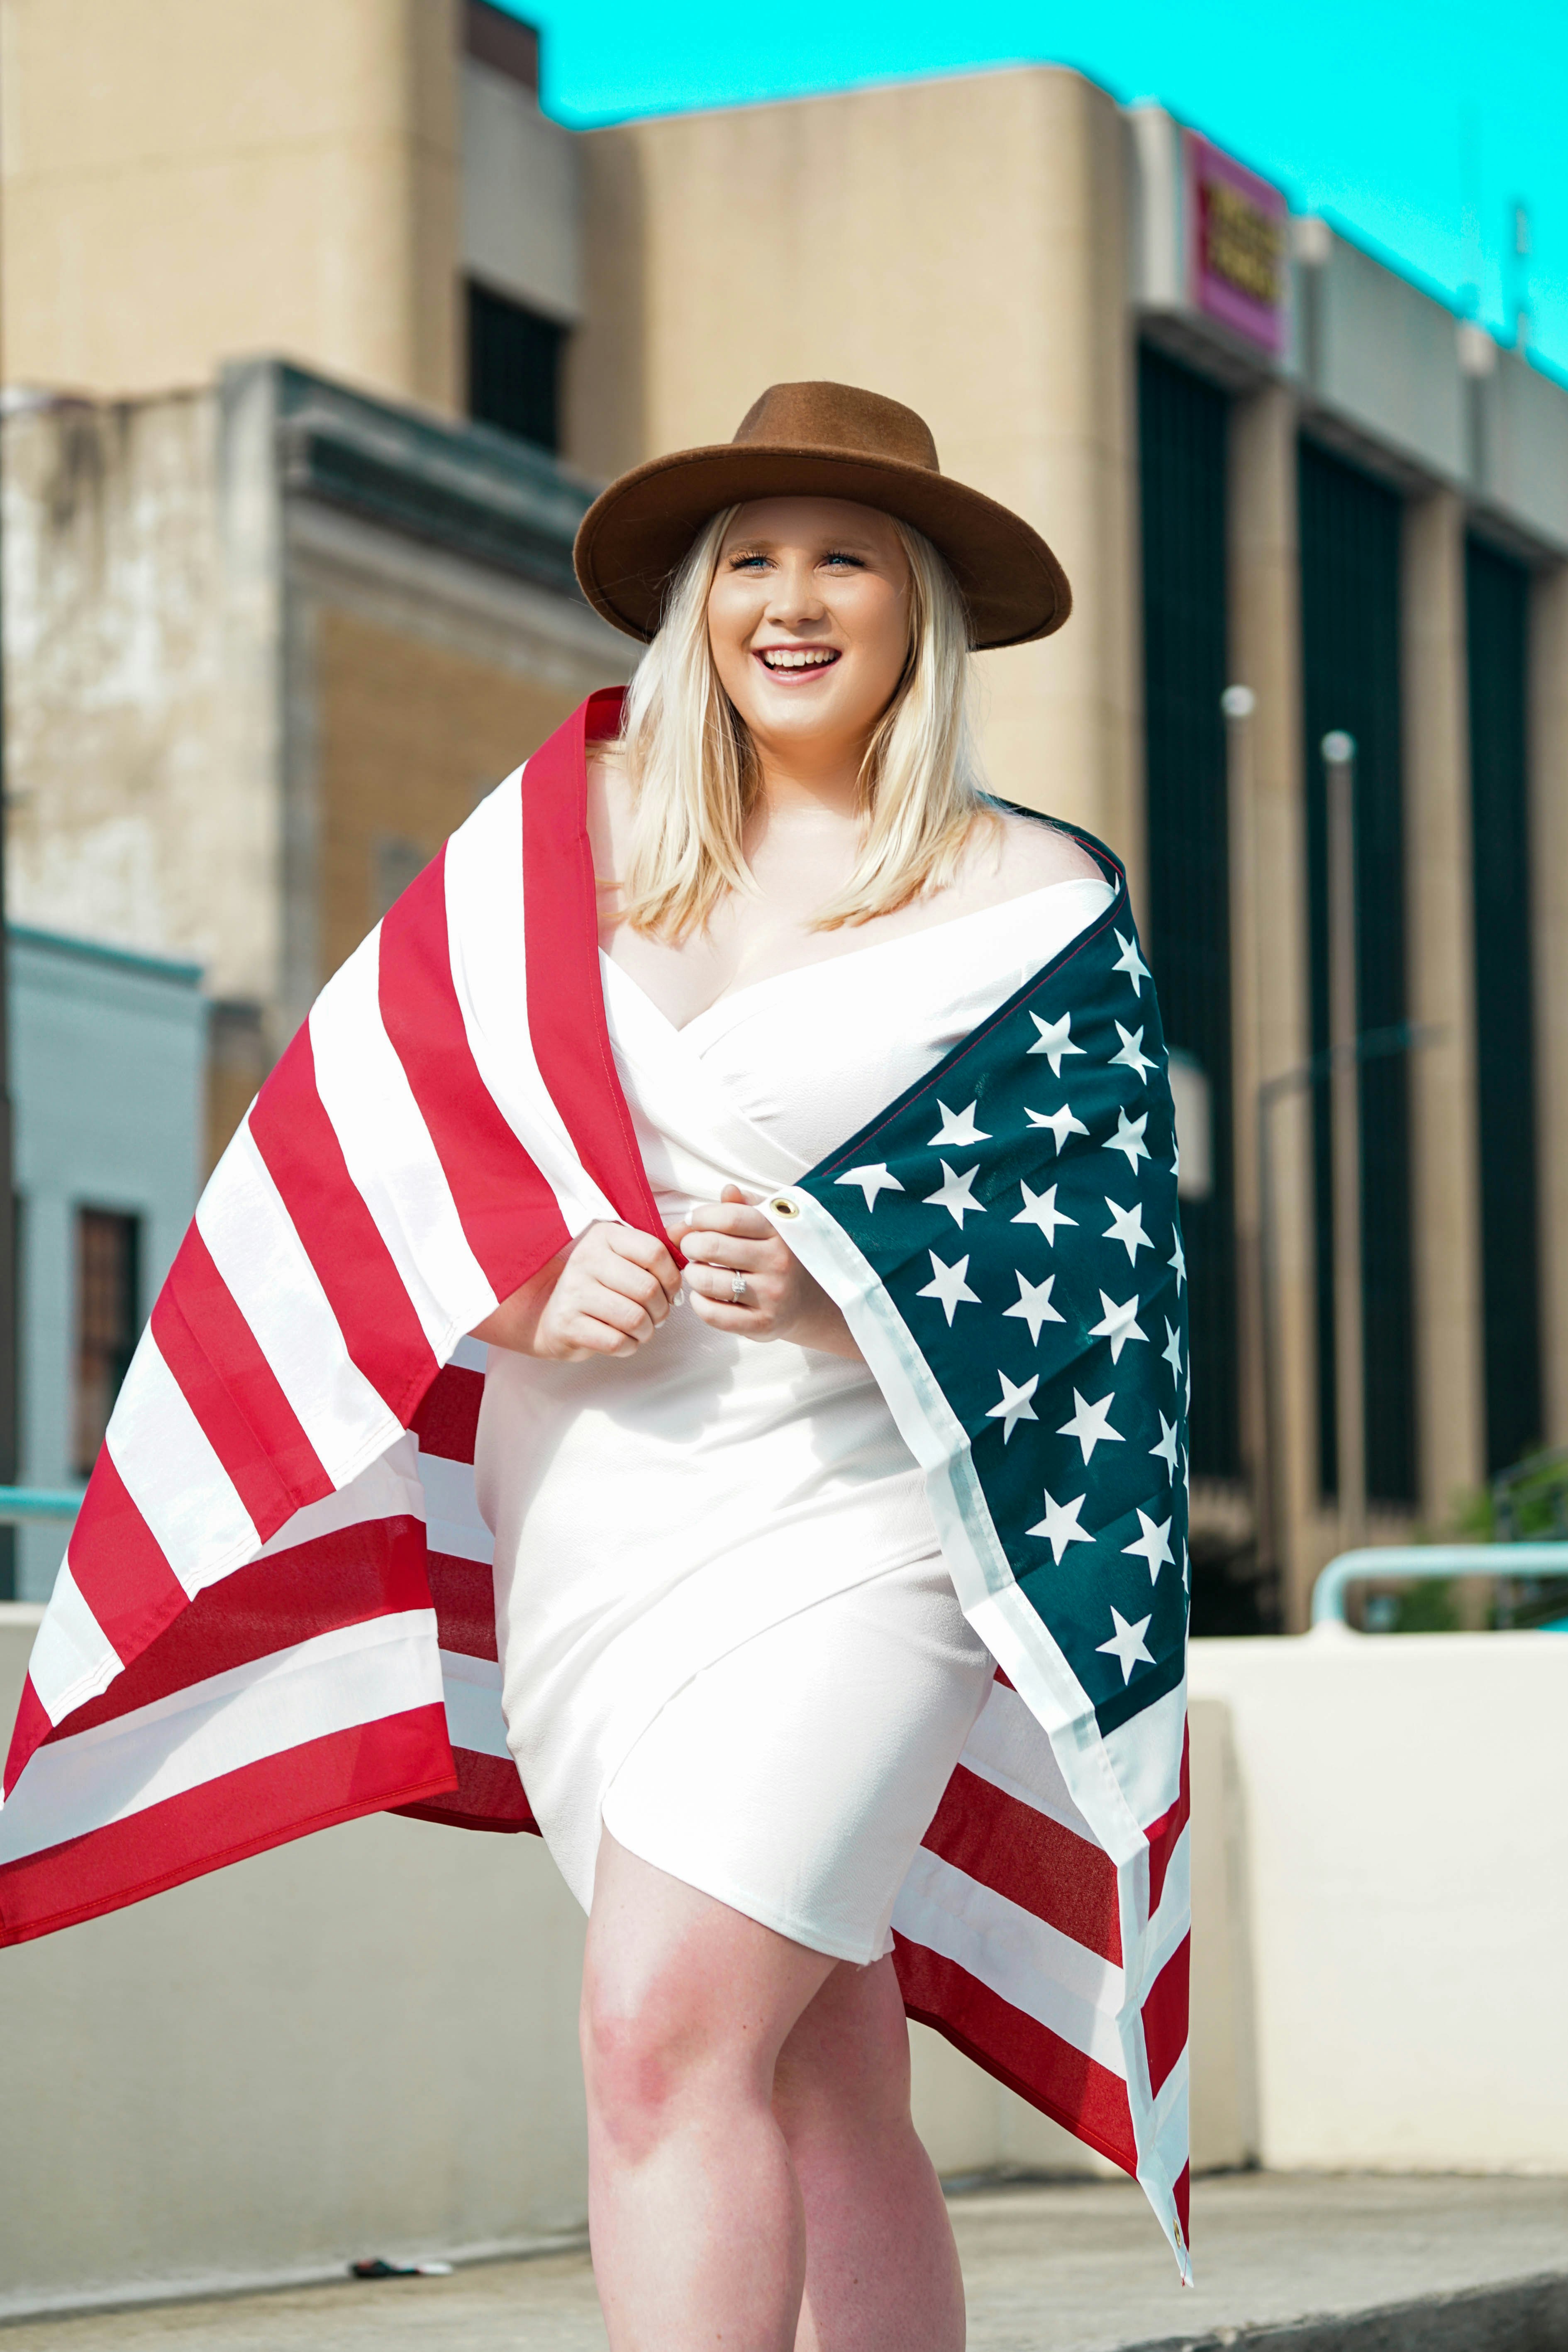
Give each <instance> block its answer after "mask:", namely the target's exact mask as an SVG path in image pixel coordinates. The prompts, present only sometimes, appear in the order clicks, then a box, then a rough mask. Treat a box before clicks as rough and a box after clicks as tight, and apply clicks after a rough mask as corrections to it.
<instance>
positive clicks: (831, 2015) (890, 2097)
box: [773, 1961, 912, 2144]
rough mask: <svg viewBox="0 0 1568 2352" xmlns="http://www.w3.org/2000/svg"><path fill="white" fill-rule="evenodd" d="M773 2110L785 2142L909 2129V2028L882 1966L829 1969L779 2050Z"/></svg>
mask: <svg viewBox="0 0 1568 2352" xmlns="http://www.w3.org/2000/svg"><path fill="white" fill-rule="evenodd" d="M773 2112H774V2114H775V2115H776V2116H777V2117H778V2120H779V2124H780V2126H781V2128H782V2129H783V2131H784V2136H785V2137H786V2138H787V2139H789V2140H790V2141H791V2142H792V2144H798V2143H804V2142H805V2141H807V2140H811V2139H815V2138H818V2137H825V2136H826V2137H832V2138H834V2139H836V2140H843V2139H846V2138H850V2139H857V2140H858V2139H872V2140H880V2139H883V2138H885V2137H886V2136H887V2134H888V2133H889V2131H893V2132H898V2131H900V2130H906V2129H911V2128H912V2126H911V2125H910V2045H909V2031H908V2027H907V2026H906V2024H905V2021H904V2006H903V2002H902V2000H901V1999H900V1995H899V1991H898V1986H897V1983H896V1981H895V1979H894V1978H893V1974H892V1969H891V1966H890V1964H889V1963H888V1962H886V1961H883V1962H879V1963H877V1964H875V1965H874V1966H873V1967H871V1968H868V1969H858V1968H851V1967H849V1966H847V1965H844V1966H841V1967H839V1968H838V1969H836V1970H835V1971H834V1974H833V1976H832V1977H831V1978H830V1979H828V1981H827V1983H826V1985H824V1987H823V1989H822V1990H821V1991H820V1992H819V1993H818V1995H817V1997H816V2000H814V2001H813V2002H812V2004H811V2006H810V2007H809V2008H808V2009H807V2010H806V2011H805V2014H804V2015H803V2016H802V2017H801V2019H800V2021H799V2022H798V2023H797V2024H796V2026H795V2030H794V2032H792V2033H791V2034H790V2035H789V2037H788V2039H787V2040H786V2041H785V2042H784V2047H783V2048H782V2049H781V2051H780V2052H779V2056H778V2063H777V2065H776V2067H775V2069H774V2074H773Z"/></svg>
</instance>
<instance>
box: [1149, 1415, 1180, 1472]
mask: <svg viewBox="0 0 1568 2352" xmlns="http://www.w3.org/2000/svg"><path fill="white" fill-rule="evenodd" d="M1156 1410H1158V1408H1156ZM1149 1451H1150V1453H1151V1454H1158V1455H1159V1458H1160V1460H1161V1461H1162V1462H1163V1463H1164V1465H1165V1466H1166V1467H1167V1469H1168V1470H1169V1471H1170V1474H1171V1484H1172V1486H1174V1485H1175V1483H1176V1473H1177V1468H1178V1465H1177V1462H1176V1424H1175V1423H1174V1422H1173V1421H1167V1420H1166V1419H1165V1416H1164V1414H1163V1412H1162V1413H1161V1414H1160V1443H1159V1444H1158V1445H1152V1446H1151V1447H1150V1448H1149Z"/></svg>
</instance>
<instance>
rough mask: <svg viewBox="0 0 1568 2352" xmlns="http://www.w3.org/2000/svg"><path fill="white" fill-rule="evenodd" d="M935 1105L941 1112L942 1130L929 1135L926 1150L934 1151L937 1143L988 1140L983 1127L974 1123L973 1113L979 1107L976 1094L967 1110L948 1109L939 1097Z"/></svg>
mask: <svg viewBox="0 0 1568 2352" xmlns="http://www.w3.org/2000/svg"><path fill="white" fill-rule="evenodd" d="M936 1107H937V1108H938V1110H939V1111H941V1113H942V1132H941V1133H940V1134H939V1135H933V1136H932V1137H931V1141H930V1142H929V1143H928V1144H927V1146H926V1150H928V1151H934V1150H935V1149H936V1147H937V1145H938V1144H939V1143H989V1142H990V1140H991V1139H990V1137H989V1136H988V1135H987V1134H986V1132H985V1129H984V1128H983V1127H976V1126H975V1124H974V1114H975V1112H976V1111H977V1110H978V1109H979V1108H980V1102H979V1097H978V1096H977V1097H975V1099H974V1101H973V1102H972V1103H971V1104H970V1106H969V1108H968V1109H967V1110H949V1108H948V1107H947V1105H946V1104H945V1103H944V1102H942V1100H941V1099H940V1097H939V1098H938V1101H937V1106H936Z"/></svg>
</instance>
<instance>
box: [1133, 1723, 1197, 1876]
mask: <svg viewBox="0 0 1568 2352" xmlns="http://www.w3.org/2000/svg"><path fill="white" fill-rule="evenodd" d="M1189 1750H1190V1741H1189V1739H1188V1736H1187V1730H1186V1727H1185V1725H1184V1726H1183V1727H1182V1778H1181V1782H1180V1785H1179V1787H1178V1790H1177V1794H1176V1801H1175V1803H1174V1804H1173V1805H1172V1806H1170V1807H1169V1808H1168V1809H1167V1811H1164V1812H1163V1813H1162V1814H1161V1816H1160V1818H1159V1820H1158V1821H1157V1822H1150V1824H1149V1826H1148V1828H1147V1829H1146V1830H1145V1831H1144V1832H1143V1834H1144V1836H1145V1837H1146V1838H1147V1839H1148V1841H1149V1916H1150V1917H1151V1919H1152V1917H1153V1916H1154V1914H1155V1912H1156V1911H1157V1910H1158V1909H1159V1907H1160V1897H1161V1895H1163V1893H1164V1891H1165V1873H1166V1871H1167V1870H1169V1868H1170V1866H1171V1856H1172V1855H1173V1853H1175V1851H1176V1845H1177V1842H1178V1840H1179V1839H1180V1837H1181V1834H1182V1832H1183V1831H1184V1829H1185V1828H1186V1826H1187V1821H1188V1817H1189V1816H1190V1814H1191V1812H1192V1810H1193V1787H1192V1775H1191V1772H1190V1769H1189V1764H1190V1760H1191V1759H1190V1753H1189Z"/></svg>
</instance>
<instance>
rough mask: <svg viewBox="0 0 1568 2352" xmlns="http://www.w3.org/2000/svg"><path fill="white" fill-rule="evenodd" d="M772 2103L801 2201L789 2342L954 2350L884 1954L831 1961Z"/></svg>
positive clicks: (938, 2229)
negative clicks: (797, 2282) (796, 2318)
mask: <svg viewBox="0 0 1568 2352" xmlns="http://www.w3.org/2000/svg"><path fill="white" fill-rule="evenodd" d="M773 2112H774V2114H775V2115H776V2116H777V2117H778V2119H779V2124H780V2126H781V2128H782V2130H783V2132H784V2138H785V2141H786V2142H787V2144H788V2147H789V2152H790V2155H791V2156H792V2158H794V2160H795V2176H796V2178H797V2179H798V2180H799V2182H800V2187H801V2195H802V2199H803V2200H804V2203H805V2244H806V2269H805V2305H804V2308H803V2310H802V2313H801V2320H800V2330H799V2334H798V2335H797V2336H796V2339H795V2343H796V2352H895V2347H896V2352H963V2278H962V2276H961V2275H960V2273H959V2267H958V2249H957V2248H956V2246H955V2245H954V2244H953V2242H952V2228H951V2226H950V2224H949V2221H948V2218H947V2208H946V2205H945V2204H944V2202H943V2200H942V2189H941V2187H940V2185H939V2183H938V2180H937V2177H936V2172H935V2169H934V2168H933V2166H932V2164H931V2158H930V2157H929V2156H928V2155H927V2154H926V2152H925V2149H924V2148H923V2147H921V2142H920V2140H919V2138H918V2137H916V2133H915V2127H914V2125H913V2124H912V2122H911V2121H910V2042H909V2029H908V2027H907V2025H906V2024H905V2021H904V2004H903V2000H902V1999H901V1997H900V1992H899V1987H898V1979H897V1978H896V1977H895V1976H894V1973H893V1964H892V1961H891V1960H879V1961H877V1962H876V1963H875V1965H874V1966H873V1967H871V1968H868V1969H857V1968H851V1967H848V1966H847V1965H841V1966H839V1967H838V1968H837V1969H834V1971H833V1974H832V1975H831V1976H830V1977H829V1978H828V1979H827V1981H826V1984H825V1985H824V1986H823V1988H822V1990H821V1991H820V1992H819V1993H818V1994H817V1995H816V1999H815V2000H813V2001H812V2002H811V2004H810V2006H809V2008H807V2009H806V2010H805V2012H804V2013H803V2015H802V2017H801V2019H800V2022H799V2023H798V2024H797V2025H796V2026H795V2030H794V2032H792V2033H791V2034H790V2035H789V2038H788V2039H787V2041H786V2042H784V2048H783V2050H782V2051H781V2052H780V2053H779V2062H778V2065H777V2067H776V2069H775V2070H774V2076H773Z"/></svg>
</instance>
